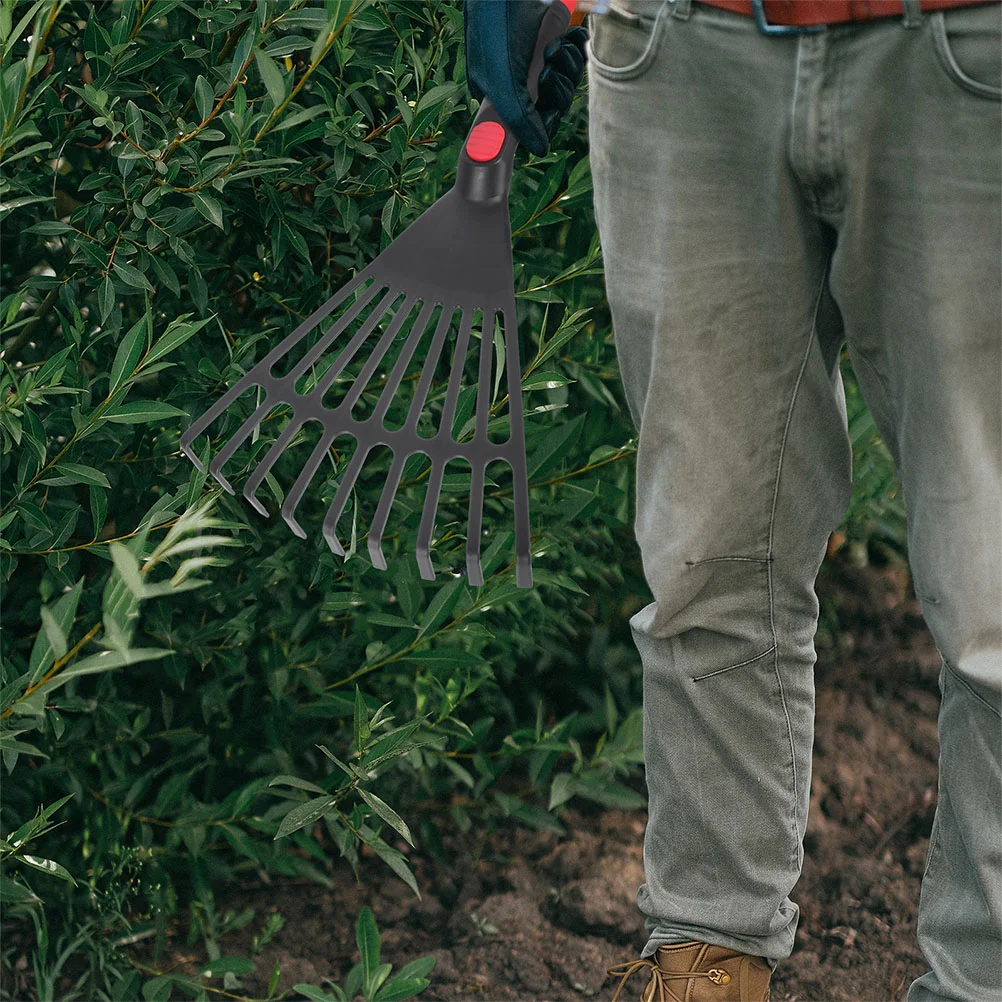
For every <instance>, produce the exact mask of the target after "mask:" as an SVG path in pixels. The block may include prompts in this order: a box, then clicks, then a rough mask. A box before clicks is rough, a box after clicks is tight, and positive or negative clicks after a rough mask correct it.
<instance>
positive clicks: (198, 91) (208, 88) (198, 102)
mask: <svg viewBox="0 0 1002 1002" xmlns="http://www.w3.org/2000/svg"><path fill="white" fill-rule="evenodd" d="M195 107H196V108H197V109H198V113H199V115H201V116H202V121H203V122H204V121H205V120H206V119H207V118H208V117H209V114H210V113H211V112H212V85H211V84H210V83H209V81H208V80H206V79H205V77H203V76H199V78H198V79H197V80H196V81H195Z"/></svg>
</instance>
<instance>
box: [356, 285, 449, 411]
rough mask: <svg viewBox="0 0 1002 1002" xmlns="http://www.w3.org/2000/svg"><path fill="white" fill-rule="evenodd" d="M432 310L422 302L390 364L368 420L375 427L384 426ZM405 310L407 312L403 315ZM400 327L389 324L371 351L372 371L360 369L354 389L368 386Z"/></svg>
mask: <svg viewBox="0 0 1002 1002" xmlns="http://www.w3.org/2000/svg"><path fill="white" fill-rule="evenodd" d="M416 302H417V298H416V297H415V298H413V299H409V300H408V301H407V302H406V303H404V305H403V307H401V310H400V312H401V313H402V314H403V315H404V317H405V318H406V316H407V315H409V314H410V311H411V310H412V309H413V307H414V303H416ZM434 309H435V304H434V302H425V303H422V305H421V309H420V311H419V312H418V315H417V319H416V320H415V321H414V323H413V325H412V326H411V329H410V331H409V333H408V334H407V340H406V341H405V342H404V345H403V347H402V348H401V349H400V354H399V355H398V356H397V360H396V362H394V363H393V369H392V370H391V371H390V375H389V376H388V377H387V380H386V385H385V386H384V387H383V389H382V390H381V391H380V394H379V400H377V401H376V406H375V409H374V410H373V412H372V417H371V418H370V420H371V421H373V422H375V423H376V424H382V423H383V418H384V417H385V416H386V412H387V410H389V407H390V403H391V402H392V400H393V397H394V396H395V394H396V392H397V387H398V386H399V385H400V380H401V379H403V378H404V373H405V372H406V371H407V365H408V363H409V362H410V360H411V356H412V355H413V354H414V352H415V351H417V346H418V344H419V342H420V341H421V336H422V335H423V334H424V329H425V327H427V326H428V318H429V317H430V316H431V314H432V311H433V310H434ZM405 310H406V313H405V312H404V311H405ZM400 326H401V325H400V324H399V323H397V321H396V320H394V321H393V324H391V325H390V328H389V329H387V331H386V334H384V335H383V340H382V341H380V343H379V346H378V347H377V348H376V351H375V352H373V359H375V361H372V360H371V359H370V362H371V369H370V367H369V364H366V367H365V368H364V369H363V370H362V372H361V374H360V375H359V379H358V383H357V384H356V385H357V386H360V387H364V386H365V384H366V383H368V381H369V378H370V377H371V376H372V370H374V369H375V368H376V363H377V362H378V361H379V359H381V358H382V357H383V355H384V354H385V353H386V350H387V348H389V346H390V342H391V341H392V340H393V338H394V337H396V335H397V332H398V331H399V330H400ZM391 329H392V332H393V336H392V337H391V336H390V330H391ZM383 341H385V342H386V345H385V347H384V345H383ZM377 353H378V357H377ZM353 392H354V390H353ZM359 392H361V390H359ZM349 398H351V394H349ZM357 399H358V394H357V393H356V394H355V396H354V398H353V399H352V402H351V404H347V403H346V404H345V406H346V407H347V408H348V409H349V410H350V409H351V407H353V406H354V403H355V400H357Z"/></svg>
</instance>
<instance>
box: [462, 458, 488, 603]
mask: <svg viewBox="0 0 1002 1002" xmlns="http://www.w3.org/2000/svg"><path fill="white" fill-rule="evenodd" d="M485 472H486V470H485V467H484V465H483V464H482V463H471V464H470V517H469V521H468V522H467V530H466V577H467V580H468V581H469V582H470V584H471V585H476V586H477V587H480V585H482V584H483V583H484V572H483V569H482V568H481V566H480V532H481V529H482V528H483V521H484V475H485Z"/></svg>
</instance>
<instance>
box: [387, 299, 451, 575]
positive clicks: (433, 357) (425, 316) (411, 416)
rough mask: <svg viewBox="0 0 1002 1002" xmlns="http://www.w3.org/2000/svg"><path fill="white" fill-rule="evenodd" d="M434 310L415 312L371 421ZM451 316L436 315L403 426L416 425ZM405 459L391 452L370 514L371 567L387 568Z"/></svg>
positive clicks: (426, 308)
mask: <svg viewBox="0 0 1002 1002" xmlns="http://www.w3.org/2000/svg"><path fill="white" fill-rule="evenodd" d="M434 309H435V303H433V302H431V301H428V302H425V304H424V305H423V306H422V307H421V312H420V313H419V314H418V318H417V320H415V321H414V326H413V328H412V329H411V332H410V334H408V335H407V342H406V344H405V345H404V347H403V348H402V349H401V351H400V356H399V358H397V361H396V364H395V365H394V367H393V371H392V372H391V373H390V376H389V378H388V379H387V380H386V386H384V387H383V392H382V393H381V394H380V397H379V401H378V403H377V404H376V409H375V410H374V411H373V414H372V420H373V421H376V422H378V423H380V424H381V423H382V421H383V418H384V417H385V416H386V411H387V410H388V409H389V406H390V401H391V400H392V399H393V397H394V395H395V394H396V392H397V387H398V386H399V385H400V380H401V379H402V378H403V375H404V372H405V371H406V370H407V365H408V363H409V362H410V360H411V357H412V356H413V355H414V352H415V351H416V350H417V346H418V343H419V342H420V341H421V338H422V337H423V336H424V330H425V327H427V325H428V320H429V318H430V317H431V314H432V313H433V312H434ZM451 319H452V311H451V310H450V311H446V309H445V308H444V307H443V309H442V312H441V314H439V318H438V323H437V324H436V325H435V336H434V337H433V339H432V343H431V346H430V347H429V349H428V354H427V356H426V358H425V360H424V365H423V366H422V368H421V378H420V380H419V381H418V386H417V389H416V390H415V391H414V399H413V400H411V406H410V410H409V411H408V413H407V420H406V421H405V422H404V426H405V427H407V426H410V427H411V428H413V427H415V426H416V425H417V422H418V418H419V416H420V414H421V409H422V408H423V407H424V399H425V397H426V396H427V394H428V384H429V383H430V382H431V379H432V376H433V374H434V372H435V366H436V365H437V364H438V356H439V353H440V352H441V350H442V342H443V341H444V340H445V335H446V333H447V332H448V330H449V324H450V322H451ZM406 460H407V454H406V453H403V452H397V453H395V454H394V457H393V465H392V466H391V467H390V472H389V475H388V476H387V478H386V484H385V485H384V486H383V493H382V494H381V495H380V497H379V505H378V506H377V508H376V514H375V515H374V516H373V519H372V524H371V525H370V526H369V544H368V545H369V557H370V558H371V559H372V564H373V566H374V567H378V568H379V570H381V571H385V570H386V558H385V557H384V556H383V530H384V529H385V528H386V521H387V519H388V518H389V515H390V508H391V507H392V505H393V496H394V494H395V493H396V490H397V486H398V485H399V483H400V476H401V474H402V473H403V469H404V463H405V461H406Z"/></svg>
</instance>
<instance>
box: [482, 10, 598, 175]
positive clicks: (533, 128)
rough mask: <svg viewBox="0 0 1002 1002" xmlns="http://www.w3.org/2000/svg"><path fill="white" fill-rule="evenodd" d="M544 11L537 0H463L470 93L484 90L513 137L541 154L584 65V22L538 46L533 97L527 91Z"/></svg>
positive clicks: (585, 32) (585, 33)
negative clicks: (536, 84) (540, 65)
mask: <svg viewBox="0 0 1002 1002" xmlns="http://www.w3.org/2000/svg"><path fill="white" fill-rule="evenodd" d="M545 13H546V5H545V4H543V3H541V2H540V0H464V3H463V15H464V35H465V41H466V80H467V84H468V85H469V88H470V93H471V94H472V95H473V96H474V97H475V98H477V100H482V99H483V98H484V97H485V96H486V97H488V98H490V101H491V103H492V104H493V105H494V107H495V108H497V110H498V114H499V115H500V116H501V117H502V118H503V119H504V121H505V122H506V123H507V125H508V127H509V128H510V129H511V130H512V132H513V133H514V134H515V138H516V139H518V141H519V143H520V144H521V145H522V146H524V147H525V148H526V149H527V150H529V151H530V152H532V153H535V154H536V155H537V156H542V155H543V154H544V153H545V152H546V150H547V148H548V147H549V145H550V139H552V138H553V135H554V134H555V133H556V131H557V126H558V125H559V124H560V119H561V116H563V115H564V114H565V113H566V111H567V110H568V109H569V108H570V106H571V100H572V98H573V97H574V90H575V88H576V87H577V85H578V84H579V83H580V82H581V77H582V76H583V75H584V67H585V42H586V40H587V38H588V32H587V31H586V30H585V29H584V28H580V27H578V28H571V29H570V30H569V31H568V32H566V33H565V34H563V35H561V36H560V38H558V39H556V40H555V41H553V42H551V43H550V44H549V45H548V46H547V47H546V50H545V52H544V57H545V59H544V64H543V70H542V72H541V73H540V75H539V99H538V101H537V102H536V104H533V103H532V100H531V99H530V97H529V89H528V86H527V85H526V80H527V77H528V74H529V63H530V62H531V61H532V54H533V52H535V49H536V37H537V36H538V34H539V23H540V21H542V19H543V15H544V14H545Z"/></svg>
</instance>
